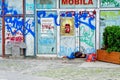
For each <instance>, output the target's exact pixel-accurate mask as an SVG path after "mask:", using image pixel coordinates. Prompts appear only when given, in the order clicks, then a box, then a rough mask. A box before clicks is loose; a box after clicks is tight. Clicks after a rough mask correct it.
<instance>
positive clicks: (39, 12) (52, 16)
mask: <svg viewBox="0 0 120 80" xmlns="http://www.w3.org/2000/svg"><path fill="white" fill-rule="evenodd" d="M37 16H38V23H39V24H40V19H41V18H47V17H48V18H53V19H54V22H55V25H57V26H59V25H60V24H58V23H57V18H58V15H56V14H53V13H50V14H48V15H47V13H46V11H38V12H37Z"/></svg>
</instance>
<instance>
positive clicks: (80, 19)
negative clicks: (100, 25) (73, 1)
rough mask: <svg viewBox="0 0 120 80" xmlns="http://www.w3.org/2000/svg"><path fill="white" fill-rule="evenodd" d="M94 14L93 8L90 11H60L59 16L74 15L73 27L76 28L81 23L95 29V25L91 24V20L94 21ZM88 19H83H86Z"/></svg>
mask: <svg viewBox="0 0 120 80" xmlns="http://www.w3.org/2000/svg"><path fill="white" fill-rule="evenodd" d="M95 15H96V11H95V10H94V11H93V12H92V13H90V12H89V11H80V12H79V13H77V12H74V11H68V12H61V14H60V16H61V17H74V18H75V27H76V28H78V27H79V26H80V25H81V24H84V25H86V26H88V27H89V28H91V29H92V30H95V29H96V28H95V26H94V25H93V24H92V21H94V19H95ZM88 17H89V18H88ZM87 18H88V21H85V20H87Z"/></svg>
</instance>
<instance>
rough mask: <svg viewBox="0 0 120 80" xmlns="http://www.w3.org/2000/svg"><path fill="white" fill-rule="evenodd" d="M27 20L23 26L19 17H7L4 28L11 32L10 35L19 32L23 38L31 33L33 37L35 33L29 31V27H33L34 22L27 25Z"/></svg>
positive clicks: (22, 21)
mask: <svg viewBox="0 0 120 80" xmlns="http://www.w3.org/2000/svg"><path fill="white" fill-rule="evenodd" d="M29 20H30V19H28V20H27V21H26V22H25V27H23V26H24V20H23V19H22V18H20V17H7V18H5V23H6V24H5V26H6V28H7V31H9V32H11V34H12V35H15V34H16V33H17V32H18V31H20V32H21V33H22V34H23V36H26V35H27V34H28V33H31V35H32V36H33V37H35V33H34V32H33V31H32V30H31V27H32V26H34V25H35V23H34V22H32V24H29Z"/></svg>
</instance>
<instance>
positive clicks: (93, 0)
mask: <svg viewBox="0 0 120 80" xmlns="http://www.w3.org/2000/svg"><path fill="white" fill-rule="evenodd" d="M0 3H1V7H0V11H1V15H0V16H1V19H0V21H1V27H0V35H1V36H0V45H1V47H2V48H1V49H0V53H1V55H5V54H11V52H10V50H9V49H8V48H6V44H7V43H8V42H10V41H13V42H14V41H18V42H25V44H26V56H35V55H57V56H63V55H69V54H70V53H71V52H75V51H81V52H83V53H86V54H89V53H94V52H96V49H99V48H101V47H102V33H103V31H104V28H105V27H106V26H109V25H120V23H119V22H120V1H118V0H19V1H17V0H12V1H11V0H2V1H1V2H0ZM16 3H19V4H16ZM16 6H17V7H16Z"/></svg>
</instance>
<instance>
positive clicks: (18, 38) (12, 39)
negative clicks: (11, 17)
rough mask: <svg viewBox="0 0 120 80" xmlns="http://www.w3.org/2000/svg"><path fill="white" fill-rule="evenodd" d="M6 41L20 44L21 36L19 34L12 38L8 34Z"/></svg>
mask: <svg viewBox="0 0 120 80" xmlns="http://www.w3.org/2000/svg"><path fill="white" fill-rule="evenodd" d="M6 40H9V41H10V42H22V41H23V36H22V35H21V34H20V33H17V36H12V35H10V33H7V37H6Z"/></svg>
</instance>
